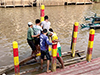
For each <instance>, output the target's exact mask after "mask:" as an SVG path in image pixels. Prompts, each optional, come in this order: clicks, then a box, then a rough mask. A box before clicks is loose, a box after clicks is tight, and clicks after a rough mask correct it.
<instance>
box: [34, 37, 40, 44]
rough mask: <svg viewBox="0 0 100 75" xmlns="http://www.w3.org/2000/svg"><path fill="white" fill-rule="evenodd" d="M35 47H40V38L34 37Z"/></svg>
mask: <svg viewBox="0 0 100 75" xmlns="http://www.w3.org/2000/svg"><path fill="white" fill-rule="evenodd" d="M34 39H35V45H40V38H37V37H35V38H34Z"/></svg>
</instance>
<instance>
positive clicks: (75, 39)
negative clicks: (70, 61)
mask: <svg viewBox="0 0 100 75" xmlns="http://www.w3.org/2000/svg"><path fill="white" fill-rule="evenodd" d="M78 25H79V23H78V22H75V24H74V30H73V31H74V32H73V35H72V36H73V41H72V57H75V46H76V41H77V33H78Z"/></svg>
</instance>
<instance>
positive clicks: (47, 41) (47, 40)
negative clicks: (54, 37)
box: [46, 37, 52, 45]
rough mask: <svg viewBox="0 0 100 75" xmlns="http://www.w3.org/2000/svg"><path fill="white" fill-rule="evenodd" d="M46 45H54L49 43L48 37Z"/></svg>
mask: <svg viewBox="0 0 100 75" xmlns="http://www.w3.org/2000/svg"><path fill="white" fill-rule="evenodd" d="M46 43H47V45H52V43H50V42H49V39H48V37H46Z"/></svg>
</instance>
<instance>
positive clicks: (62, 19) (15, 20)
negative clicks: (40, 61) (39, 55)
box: [0, 3, 100, 75]
mask: <svg viewBox="0 0 100 75" xmlns="http://www.w3.org/2000/svg"><path fill="white" fill-rule="evenodd" d="M94 13H97V14H98V16H100V4H99V3H98V4H93V5H69V6H53V7H46V8H45V15H48V16H49V20H50V22H51V27H52V28H53V29H54V31H55V32H56V33H57V34H58V37H59V39H60V43H61V46H62V52H64V51H69V50H70V43H71V36H72V29H73V24H74V23H75V22H79V23H80V24H82V23H85V21H84V16H93V15H94ZM39 18H40V8H39V7H25V8H0V67H1V66H6V65H9V64H13V49H12V42H13V41H17V42H18V44H19V55H20V60H21V59H24V58H26V57H28V56H30V55H31V49H30V47H29V45H28V44H27V40H26V38H27V29H28V26H27V23H28V22H33V23H34V22H35V20H36V19H39ZM99 37H100V30H96V33H95V41H94V48H93V55H92V56H93V58H96V57H100V52H99V50H100V38H99ZM88 38H89V30H87V29H86V30H81V29H80V26H79V32H78V39H77V44H76V49H77V50H85V51H86V52H87V46H88ZM32 74H34V73H32ZM32 74H30V75H32Z"/></svg>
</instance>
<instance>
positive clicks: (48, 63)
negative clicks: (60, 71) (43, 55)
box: [47, 60, 51, 72]
mask: <svg viewBox="0 0 100 75" xmlns="http://www.w3.org/2000/svg"><path fill="white" fill-rule="evenodd" d="M49 65H50V60H47V72H51V70H49Z"/></svg>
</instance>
